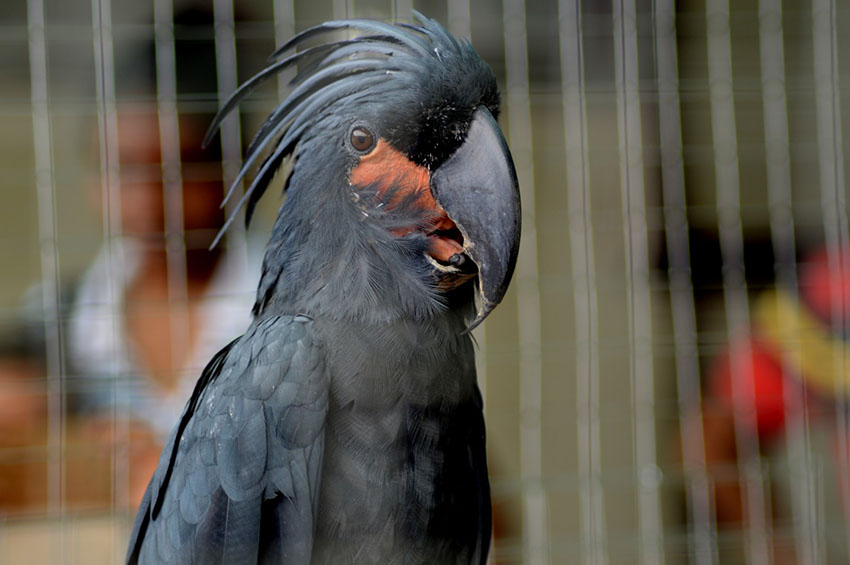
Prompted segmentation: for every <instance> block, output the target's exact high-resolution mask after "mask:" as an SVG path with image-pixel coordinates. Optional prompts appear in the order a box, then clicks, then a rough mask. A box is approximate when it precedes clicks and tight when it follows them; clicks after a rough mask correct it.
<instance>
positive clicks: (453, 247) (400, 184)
mask: <svg viewBox="0 0 850 565" xmlns="http://www.w3.org/2000/svg"><path fill="white" fill-rule="evenodd" d="M348 179H349V181H350V182H351V184H352V185H353V186H357V187H366V186H370V185H373V186H377V188H378V195H379V196H381V195H383V194H384V193H385V192H386V191H387V190H389V189H390V188H391V187H392V188H395V189H396V190H397V191H398V192H397V194H394V195H393V199H392V200H391V201H390V202H389V203H388V204H389V206H388V208H390V209H391V208H392V206H393V203H394V202H396V201H398V200H400V199H406V198H408V197H410V196H411V195H412V194H415V195H416V196H415V202H416V203H417V205H419V206H420V207H421V208H422V209H423V210H427V211H430V212H432V213H433V218H432V220H431V227H430V228H429V229H428V232H427V233H428V237H429V239H430V241H431V245H430V248H429V251H428V252H429V254H430V255H431V256H432V257H433V258H434V259H437V260H438V261H441V262H444V263H445V262H448V260H449V259H450V258H451V256H452V255H454V254H456V253H460V252H462V251H463V247H462V246H461V245H460V244H459V243H458V242H457V241H455V240H454V239H451V238H448V237H443V236H441V235H439V234H438V233H435V232H443V231H450V230H456V226H455V224H454V222H452V220H451V219H450V218H449V216H448V214H446V211H445V210H443V209H442V207H440V205H439V204H437V201H436V200H434V196H433V195H432V194H431V174H430V173H429V172H428V169H426V168H425V167H422V166H420V165H417V164H416V163H414V162H413V161H411V160H410V159H408V158H407V157H406V156H405V155H404V154H403V153H402V152H401V151H398V150H397V149H395V148H394V147H393V146H391V145H390V144H389V143H388V142H387V141H386V140H385V139H383V138H381V139H379V140H378V143H377V144H376V145H375V149H373V150H372V152H371V153H369V154H368V155H364V156H362V157H361V158H360V162H359V163H358V164H357V166H355V167H354V168H353V169H351V173H350V174H349V176H348ZM414 229H416V227H415V226H411V227H410V228H406V229H400V230H392V231H393V233H394V234H395V235H397V236H399V237H401V236H403V235H405V234H408V233H410V232H412V231H413V230H414Z"/></svg>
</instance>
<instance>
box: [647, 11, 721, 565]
mask: <svg viewBox="0 0 850 565" xmlns="http://www.w3.org/2000/svg"><path fill="white" fill-rule="evenodd" d="M653 15H654V19H653V21H654V26H655V30H654V31H655V33H654V37H655V65H656V69H657V71H656V72H657V75H658V76H657V79H658V122H659V123H658V129H659V138H660V139H659V142H660V150H661V185H662V198H663V202H664V228H665V230H664V231H665V235H666V240H667V256H668V262H669V267H668V276H669V279H670V283H669V284H670V307H671V310H672V316H673V340H674V350H675V359H676V389H677V394H678V398H677V400H678V405H679V414H682V415H689V416H685V417H684V418H682V421H681V425H680V426H679V432H680V436H679V437H680V442H681V444H682V461H683V467H684V475H685V476H684V480H685V489H686V491H687V504H688V511H689V517H690V522H691V528H692V529H693V530H692V533H691V534H690V535H689V536H688V543H689V546H692V549H691V552H692V555H693V558H694V562H695V563H697V564H698V565H710V564H716V563H717V562H718V555H717V540H716V531H715V529H714V522H713V520H712V517H711V505H712V503H711V490H710V488H709V481H708V472H707V470H706V465H705V449H704V446H705V440H704V437H703V427H702V409H701V399H700V371H699V349H698V345H697V327H696V307H695V305H694V289H693V283H692V281H691V257H690V247H689V238H688V215H687V201H686V198H685V172H684V167H683V156H682V125H681V120H680V117H679V62H678V53H677V50H676V14H675V6H674V4H673V0H656V2H655V3H654V6H653Z"/></svg>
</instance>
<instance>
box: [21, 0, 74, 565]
mask: <svg viewBox="0 0 850 565" xmlns="http://www.w3.org/2000/svg"><path fill="white" fill-rule="evenodd" d="M27 32H28V38H29V64H30V97H31V98H30V103H31V104H32V128H33V150H34V160H35V183H36V200H37V202H38V231H39V248H40V250H41V306H42V312H43V314H44V338H45V354H46V369H47V484H46V485H45V489H46V490H47V512H48V515H49V516H51V517H54V518H59V522H60V526H59V532H60V534H59V536H58V538H56V542H55V544H52V545H51V550H52V552H51V558H50V560H51V562H53V563H64V562H65V555H66V552H65V551H64V550H65V545H66V543H67V531H66V525H65V510H66V508H65V492H66V489H65V486H66V485H65V459H64V457H63V456H62V455H63V453H64V451H65V402H64V395H65V382H64V375H63V367H62V335H61V319H60V317H59V257H58V249H57V241H56V186H55V176H54V169H53V138H52V135H53V133H52V128H51V121H50V109H49V92H48V84H47V37H46V33H45V16H44V2H43V0H27Z"/></svg>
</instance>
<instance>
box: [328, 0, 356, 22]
mask: <svg viewBox="0 0 850 565" xmlns="http://www.w3.org/2000/svg"><path fill="white" fill-rule="evenodd" d="M332 13H333V19H335V20H343V19H345V18H353V17H354V0H332Z"/></svg>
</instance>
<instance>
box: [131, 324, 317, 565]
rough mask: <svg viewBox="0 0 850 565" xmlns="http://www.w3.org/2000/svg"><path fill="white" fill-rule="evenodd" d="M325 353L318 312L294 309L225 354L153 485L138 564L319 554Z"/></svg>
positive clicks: (203, 383) (136, 552)
mask: <svg viewBox="0 0 850 565" xmlns="http://www.w3.org/2000/svg"><path fill="white" fill-rule="evenodd" d="M323 359H324V357H323V355H322V353H321V351H320V348H319V346H318V345H317V344H316V343H315V342H314V341H313V340H312V330H311V322H310V321H309V319H308V318H306V317H296V318H294V319H293V318H292V317H289V316H281V317H273V318H268V319H265V320H262V321H259V322H256V323H255V325H253V326H252V327H251V328H250V329H249V331H248V332H247V333H246V334H245V335H244V336H243V337H241V338H240V339H238V340H236V341H234V342H233V343H231V344H230V345H228V346H227V347H226V348H225V349H223V350H222V351H221V352H220V353H219V354H218V355H216V357H214V358H213V360H212V361H211V362H210V364H209V365H208V366H207V368H206V369H205V370H204V372H203V374H202V375H201V378H200V379H199V381H198V385H197V386H196V388H195V391H194V393H193V395H192V398H191V399H190V400H189V403H188V404H187V406H186V409H185V410H184V413H183V416H182V417H181V420H180V423H179V424H178V426H177V428H176V430H175V432H174V434H173V435H172V437H171V439H170V440H169V443H168V445H167V446H166V448H165V449H164V450H163V455H162V458H161V460H160V465H159V468H158V469H157V471H156V472H155V474H154V477H153V478H152V480H151V483H150V485H149V486H148V491H147V493H146V494H145V499H144V501H143V504H142V509H141V510H140V512H139V516H138V518H137V520H136V524H135V526H134V531H133V536H132V542H131V545H130V551H129V553H128V557H127V560H128V562H129V563H183V562H196V563H208V562H210V563H241V562H257V560H258V559H260V558H263V557H262V556H264V555H267V554H269V551H278V552H283V553H285V554H287V555H290V556H295V557H298V559H295V560H294V561H293V562H296V563H297V562H305V563H306V562H308V561H309V557H310V553H311V551H312V532H313V518H314V510H315V506H316V504H317V500H316V497H317V493H318V481H319V478H320V476H321V463H322V453H323V451H324V450H323V445H324V425H325V416H326V414H327V405H328V388H327V376H326V374H325V367H324V361H323ZM264 522H270V523H271V526H269V524H266V523H264ZM270 527H271V528H272V529H275V530H277V531H278V533H280V534H286V537H284V538H282V539H277V538H275V537H270V536H268V535H266V534H264V533H263V532H268V531H269V528H270ZM268 544H272V545H274V547H266V545H268Z"/></svg>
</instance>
